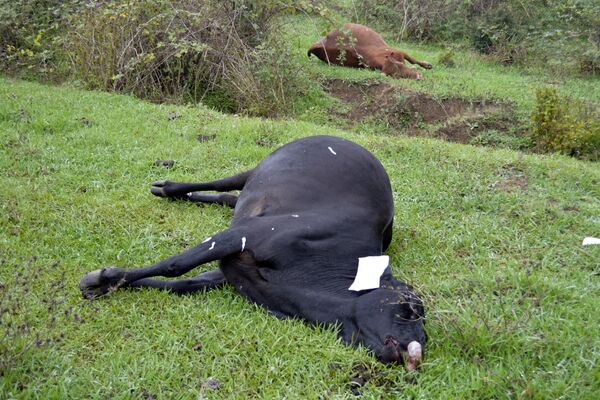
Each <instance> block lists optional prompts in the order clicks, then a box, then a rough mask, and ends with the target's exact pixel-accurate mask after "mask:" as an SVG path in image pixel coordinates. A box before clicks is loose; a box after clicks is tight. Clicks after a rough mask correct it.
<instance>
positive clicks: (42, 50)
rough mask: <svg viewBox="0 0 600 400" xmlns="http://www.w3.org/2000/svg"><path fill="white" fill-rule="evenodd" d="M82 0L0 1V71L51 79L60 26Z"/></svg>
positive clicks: (57, 60)
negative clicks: (26, 73) (23, 73)
mask: <svg viewBox="0 0 600 400" xmlns="http://www.w3.org/2000/svg"><path fill="white" fill-rule="evenodd" d="M83 2H84V1H83V0H0V70H3V71H6V72H10V73H17V72H30V73H32V74H37V75H42V76H43V77H52V76H53V75H55V74H56V73H57V71H56V69H57V66H58V64H59V63H60V62H61V59H62V53H61V52H60V47H59V45H58V42H59V39H60V36H59V34H60V32H61V31H62V28H63V27H64V22H65V21H66V19H67V18H69V16H70V15H72V14H73V13H75V12H76V11H77V10H79V9H81V7H82V5H83Z"/></svg>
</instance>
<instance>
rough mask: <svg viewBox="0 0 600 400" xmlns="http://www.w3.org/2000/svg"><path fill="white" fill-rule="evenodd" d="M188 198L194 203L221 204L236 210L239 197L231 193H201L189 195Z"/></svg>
mask: <svg viewBox="0 0 600 400" xmlns="http://www.w3.org/2000/svg"><path fill="white" fill-rule="evenodd" d="M186 198H187V199H188V200H189V201H193V202H194V203H208V204H221V205H223V206H228V207H231V208H235V205H236V204H237V199H238V197H237V196H236V195H234V194H231V193H219V194H206V193H199V192H191V193H188V194H187V196H186Z"/></svg>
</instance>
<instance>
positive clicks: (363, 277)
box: [348, 256, 390, 291]
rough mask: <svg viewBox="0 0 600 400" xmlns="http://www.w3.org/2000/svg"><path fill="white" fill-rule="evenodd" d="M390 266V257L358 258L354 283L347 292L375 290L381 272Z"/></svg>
mask: <svg viewBox="0 0 600 400" xmlns="http://www.w3.org/2000/svg"><path fill="white" fill-rule="evenodd" d="M388 265H390V256H371V257H360V258H359V259H358V270H357V271H356V277H355V278H354V282H353V283H352V285H350V287H349V288H348V290H354V291H359V290H368V289H377V288H378V287H379V280H380V278H381V275H382V274H383V271H385V269H386V268H387V266H388Z"/></svg>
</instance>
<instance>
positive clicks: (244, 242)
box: [242, 236, 246, 251]
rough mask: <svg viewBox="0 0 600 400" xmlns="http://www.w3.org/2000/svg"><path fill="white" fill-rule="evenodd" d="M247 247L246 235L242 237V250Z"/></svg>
mask: <svg viewBox="0 0 600 400" xmlns="http://www.w3.org/2000/svg"><path fill="white" fill-rule="evenodd" d="M245 248H246V236H244V237H243V238H242V251H244V249H245Z"/></svg>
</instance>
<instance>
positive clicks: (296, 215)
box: [292, 214, 300, 218]
mask: <svg viewBox="0 0 600 400" xmlns="http://www.w3.org/2000/svg"><path fill="white" fill-rule="evenodd" d="M292 217H294V218H298V217H300V216H299V215H298V214H292Z"/></svg>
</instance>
